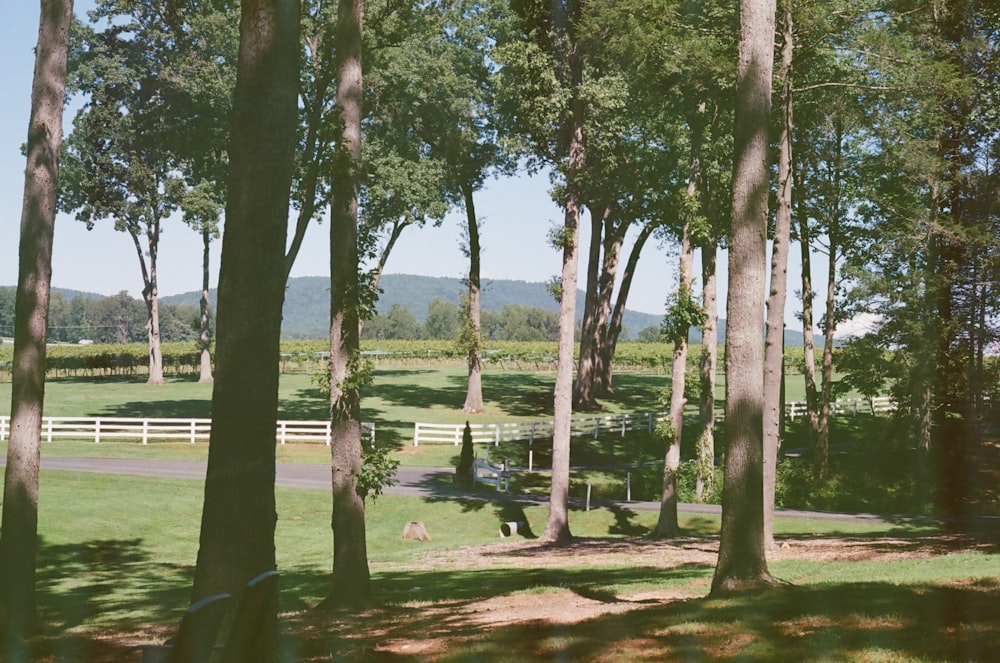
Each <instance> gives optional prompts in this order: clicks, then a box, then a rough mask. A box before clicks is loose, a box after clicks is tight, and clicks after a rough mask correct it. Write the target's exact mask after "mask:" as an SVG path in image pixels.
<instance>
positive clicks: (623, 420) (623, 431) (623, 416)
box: [622, 414, 628, 437]
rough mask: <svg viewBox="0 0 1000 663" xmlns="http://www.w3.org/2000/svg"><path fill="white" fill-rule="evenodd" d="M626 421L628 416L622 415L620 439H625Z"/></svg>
mask: <svg viewBox="0 0 1000 663" xmlns="http://www.w3.org/2000/svg"><path fill="white" fill-rule="evenodd" d="M627 421H628V415H627V414H623V415H622V437H625V422H627Z"/></svg>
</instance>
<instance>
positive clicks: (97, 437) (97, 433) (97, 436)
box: [49, 419, 101, 444]
mask: <svg viewBox="0 0 1000 663" xmlns="http://www.w3.org/2000/svg"><path fill="white" fill-rule="evenodd" d="M49 425H50V426H51V425H52V421H51V419H50V420H49ZM50 430H51V429H50ZM50 439H51V438H50ZM100 443H101V420H100V419H94V444H100Z"/></svg>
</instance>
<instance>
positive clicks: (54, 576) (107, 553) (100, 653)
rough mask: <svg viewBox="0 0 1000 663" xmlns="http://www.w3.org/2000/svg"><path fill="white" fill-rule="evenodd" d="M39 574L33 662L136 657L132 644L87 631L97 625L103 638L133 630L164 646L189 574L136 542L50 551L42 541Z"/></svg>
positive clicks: (187, 590)
mask: <svg viewBox="0 0 1000 663" xmlns="http://www.w3.org/2000/svg"><path fill="white" fill-rule="evenodd" d="M37 569H38V570H37V584H36V587H37V589H36V598H37V601H38V616H39V626H40V628H39V635H38V636H37V637H36V638H34V639H33V643H32V644H33V651H34V654H35V656H36V660H59V661H114V660H126V659H127V657H133V658H134V657H135V656H136V653H135V652H134V651H132V650H131V645H129V644H123V643H122V642H120V641H115V640H112V639H108V640H105V639H102V638H95V637H92V636H90V635H88V634H87V631H89V630H91V629H92V628H93V626H94V623H95V622H96V623H99V624H101V626H100V627H99V628H100V630H102V631H107V630H110V629H112V628H113V629H114V630H115V631H118V632H124V633H128V632H137V631H138V632H142V633H143V634H145V635H146V641H147V642H156V641H162V640H163V639H165V638H166V636H167V635H168V634H169V629H171V628H173V627H174V626H175V625H176V624H177V623H178V622H179V620H180V617H181V615H182V613H183V611H184V610H185V609H186V608H187V606H188V603H189V601H190V598H191V583H192V578H193V568H191V567H183V566H178V565H175V564H164V563H162V562H158V561H157V560H156V558H155V551H152V550H150V549H148V548H147V547H146V546H145V544H144V542H143V540H142V539H101V540H97V539H95V540H91V541H84V542H81V543H72V544H58V545H56V544H50V543H47V542H46V541H45V540H44V538H41V537H40V539H39V552H38V566H37ZM151 625H152V627H151ZM80 627H83V630H81V629H80Z"/></svg>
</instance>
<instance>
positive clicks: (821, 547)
mask: <svg viewBox="0 0 1000 663" xmlns="http://www.w3.org/2000/svg"><path fill="white" fill-rule="evenodd" d="M276 495H277V502H278V524H277V530H276V549H277V558H278V568H279V570H280V571H281V573H282V581H281V588H282V589H281V610H282V615H283V623H284V636H283V641H282V642H283V651H284V652H285V654H284V655H285V660H289V661H291V660H317V661H318V660H456V661H458V660H475V661H480V660H488V661H494V660H497V661H517V660H573V661H575V660H598V659H599V660H622V661H625V660H675V659H692V658H693V659H695V660H734V659H739V660H789V661H790V660H873V661H874V660H998V659H997V658H996V656H997V655H1000V580H998V578H1000V554H998V552H1000V550H998V544H997V539H996V529H995V528H993V529H992V530H991V529H986V530H983V531H981V532H979V533H976V534H963V535H957V534H954V533H949V532H946V531H942V530H941V529H939V528H938V527H936V526H934V525H932V524H929V523H922V522H898V523H892V522H878V521H876V522H871V521H865V522H851V521H828V520H780V521H779V523H778V526H777V533H778V539H779V548H778V550H776V551H775V552H774V554H773V556H772V561H771V571H772V573H773V574H774V575H775V576H776V577H777V578H779V579H780V581H781V582H782V583H784V586H782V587H779V588H777V589H775V590H773V591H771V592H768V593H765V594H762V595H758V596H753V597H741V598H732V599H725V600H708V599H706V598H705V596H706V595H707V593H708V589H709V586H710V581H711V575H712V571H713V564H714V552H715V549H716V546H717V537H718V527H719V523H718V519H717V518H714V517H708V516H690V517H687V518H685V519H684V520H683V525H684V527H685V535H684V536H683V537H681V538H680V539H677V540H674V541H653V540H650V539H648V538H647V537H646V536H645V534H646V533H647V532H648V531H649V529H650V528H651V527H652V525H653V524H654V522H655V517H656V514H655V512H640V511H633V510H631V509H628V508H595V509H592V510H591V511H583V510H576V511H573V512H572V513H571V516H570V523H571V528H572V530H573V532H574V534H575V535H576V537H577V540H576V541H575V542H574V543H573V544H572V545H570V546H566V547H559V548H547V547H545V546H540V545H539V544H538V543H537V541H536V540H535V539H534V538H532V537H533V535H532V531H534V532H539V531H541V530H542V529H544V524H545V519H546V513H547V512H546V509H545V507H544V506H543V505H515V504H509V503H500V502H491V501H488V500H486V499H463V500H443V499H439V498H436V499H424V498H416V497H404V496H396V495H386V496H382V497H380V498H379V499H378V500H377V501H376V502H375V503H374V504H371V503H369V508H368V535H367V538H368V552H369V558H370V564H371V568H372V573H373V584H374V590H375V594H376V597H377V599H378V600H379V602H380V607H379V608H377V609H376V610H374V611H372V612H370V613H366V614H365V615H360V616H358V615H333V616H330V615H322V616H320V615H316V614H313V613H312V612H311V609H312V608H313V607H314V606H315V605H316V604H317V603H318V602H319V601H320V600H321V599H322V598H323V597H324V596H325V595H326V592H327V591H328V581H329V576H328V571H329V568H330V564H331V558H332V538H331V533H330V529H329V522H330V509H331V506H330V498H329V495H328V494H327V493H326V491H322V490H316V491H309V490H295V489H278V490H277V491H276ZM488 496H489V494H488V493H483V494H482V495H480V497H488ZM201 499H202V494H201V482H200V481H190V480H168V479H153V478H140V477H121V476H110V475H93V474H83V473H73V472H56V471H43V473H42V494H41V509H40V534H41V543H42V545H41V553H40V558H39V590H38V595H39V606H40V613H41V616H42V621H43V624H44V635H43V637H41V638H40V639H39V641H38V642H37V647H38V651H39V653H40V655H56V654H58V657H57V658H55V659H51V660H79V661H90V660H98V661H103V660H107V661H110V660H121V657H122V656H124V655H125V653H127V652H128V651H129V648H130V647H132V646H133V645H134V644H135V643H137V642H143V641H155V640H158V639H162V638H165V637H166V636H167V635H169V631H170V628H171V627H172V626H173V625H175V624H176V622H177V620H178V618H179V614H180V612H181V611H182V610H183V609H184V607H185V606H186V605H187V603H188V601H189V598H190V588H191V582H192V578H193V570H194V563H195V559H196V555H197V541H198V531H199V526H200V522H199V519H200V512H201ZM511 519H517V520H521V521H522V522H527V523H528V524H529V530H528V535H527V536H517V537H511V538H508V539H500V537H499V534H498V531H499V525H500V524H501V523H503V522H507V521H509V520H511ZM412 520H419V521H421V522H423V523H425V526H426V528H427V530H428V532H429V533H430V535H431V541H429V542H414V541H406V540H403V538H402V536H401V534H402V531H403V528H404V526H405V525H406V523H407V522H409V521H412ZM421 650H423V651H424V655H423V656H421V655H418V656H417V657H416V658H408V657H405V656H404V657H403V658H402V659H399V658H398V657H400V656H403V655H404V653H405V652H406V651H414V652H418V653H419V652H420V651H421Z"/></svg>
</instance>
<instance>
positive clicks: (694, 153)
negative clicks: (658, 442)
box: [653, 125, 701, 537]
mask: <svg viewBox="0 0 1000 663" xmlns="http://www.w3.org/2000/svg"><path fill="white" fill-rule="evenodd" d="M699 132H700V129H699V128H698V127H697V125H695V128H694V130H693V133H694V135H693V137H692V140H691V172H690V175H689V176H688V186H687V197H688V199H690V200H693V199H694V198H695V196H696V195H697V192H698V188H699V183H700V179H701V173H700V169H701V163H700V158H701V156H700V154H699V149H700V142H701V136H700V133H699ZM692 217H693V214H691V213H688V214H687V215H686V216H685V218H684V228H683V230H682V231H681V252H680V259H679V263H678V266H677V304H678V306H679V307H682V308H683V310H684V311H685V312H686V311H687V309H688V302H690V300H691V287H692V285H693V284H694V274H693V272H692V267H693V265H694V244H693V243H692V241H691V223H692V221H693V220H694V219H693V218H692ZM668 315H669V312H668ZM686 317H687V316H686V315H685V319H686ZM683 327H684V328H683V329H681V328H679V327H678V328H677V337H676V338H674V339H673V341H674V356H673V363H672V365H671V369H670V428H671V430H670V441H669V443H668V444H667V449H666V454H665V456H664V459H663V485H662V489H661V492H660V515H659V518H658V519H657V522H656V527H655V528H654V529H653V536H658V537H670V536H677V535H678V534H680V531H681V528H680V525H679V524H678V522H677V471H678V470H679V469H680V465H681V437H682V434H683V432H684V406H685V405H687V398H685V397H684V390H685V386H686V381H687V356H688V332H689V329H688V328H687V325H684V326H683Z"/></svg>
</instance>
